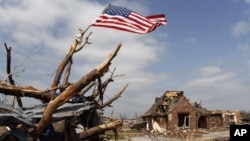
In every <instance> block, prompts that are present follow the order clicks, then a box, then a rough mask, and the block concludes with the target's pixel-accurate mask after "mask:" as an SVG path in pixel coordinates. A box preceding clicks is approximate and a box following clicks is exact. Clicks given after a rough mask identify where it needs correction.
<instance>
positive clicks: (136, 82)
mask: <svg viewBox="0 0 250 141" xmlns="http://www.w3.org/2000/svg"><path fill="white" fill-rule="evenodd" d="M2 3H4V4H2V5H1V6H0V17H1V22H0V26H1V28H0V42H2V43H3V42H7V44H8V45H11V46H12V47H13V50H12V56H13V60H12V61H13V63H12V64H13V65H14V64H15V63H16V62H18V61H19V60H21V59H22V58H23V57H25V56H27V55H28V54H30V53H31V52H33V51H34V50H35V49H37V48H38V47H42V48H41V49H40V50H39V51H38V52H37V53H35V54H33V55H32V56H31V57H30V58H29V59H27V60H26V61H25V62H23V63H22V64H21V65H20V66H19V70H20V69H22V68H24V69H25V72H22V73H20V74H19V76H18V77H14V79H15V80H16V82H17V84H18V85H33V86H35V87H37V88H38V89H46V88H49V87H50V85H51V82H52V80H53V76H52V75H51V74H53V73H54V72H55V71H56V68H57V65H59V63H60V61H61V60H62V59H63V58H64V56H65V54H66V53H67V52H68V50H69V48H70V45H71V42H72V41H73V39H74V36H75V34H77V33H78V28H84V29H85V28H86V27H87V26H88V25H89V24H90V23H91V22H92V21H93V20H94V19H95V18H97V17H98V16H99V14H100V13H101V11H102V10H103V8H104V7H105V6H106V5H107V4H105V5H101V4H99V3H96V2H91V1H61V0H54V1H49V0H44V1H33V0H26V1H23V0H17V1H15V2H13V1H7V0H6V1H2ZM124 6H126V5H124ZM131 6H132V8H136V10H137V11H138V12H145V11H147V8H146V7H142V8H141V6H139V4H138V3H136V2H133V5H131ZM146 13H147V12H146ZM89 31H93V34H92V35H91V36H90V39H89V41H90V42H92V44H90V45H87V46H86V47H85V48H84V49H83V50H82V51H81V52H78V53H77V54H76V55H75V56H74V58H73V59H74V64H73V67H72V72H71V78H70V80H71V81H76V80H78V79H79V78H80V77H81V76H83V75H85V74H86V73H87V72H89V71H91V70H92V69H93V68H94V67H95V66H97V65H98V64H100V63H102V61H103V60H104V59H105V58H106V57H107V56H108V55H109V54H110V53H111V51H113V49H114V48H115V47H116V45H117V44H118V43H119V42H121V43H122V44H123V46H122V48H121V50H120V52H119V53H118V56H117V57H116V58H115V59H114V61H113V63H112V66H111V68H114V67H117V69H116V73H117V74H126V76H125V77H121V78H119V77H118V78H117V80H115V82H114V83H113V85H111V86H110V87H112V89H111V88H110V89H111V90H110V91H111V94H116V93H115V92H118V91H119V89H120V88H121V87H122V86H123V85H124V84H126V83H130V84H131V85H129V87H128V91H129V92H130V95H129V94H128V95H127V94H124V96H123V97H122V98H124V99H125V102H128V101H129V97H130V96H131V94H134V93H137V92H140V93H143V92H146V91H147V90H146V89H142V88H148V87H150V85H152V84H154V83H156V82H161V81H163V80H164V79H167V78H166V77H162V76H161V75H160V74H154V73H151V72H149V71H147V68H149V67H150V66H151V65H152V64H153V63H156V62H158V61H159V54H162V52H163V50H164V48H166V44H165V43H159V41H158V39H157V38H156V37H155V36H153V35H154V34H155V35H157V34H156V32H154V33H152V34H150V35H138V34H132V33H125V32H122V31H117V30H112V29H105V28H98V27H91V28H90V29H89ZM161 34H162V33H159V35H161ZM162 35H163V34H162ZM161 38H163V36H161ZM0 53H1V54H2V55H0V60H1V64H5V61H4V60H5V59H4V58H5V52H2V51H1V52H0ZM0 70H1V71H3V70H5V65H1V66H0ZM48 74H50V75H48ZM3 76H4V75H2V74H1V78H2V77H3ZM121 81H122V82H121ZM138 97H140V98H142V97H143V94H138ZM122 100H123V99H121V101H122ZM126 100H128V101H126ZM133 104H138V103H133ZM28 106H30V105H28ZM122 106H124V105H120V107H122ZM132 114H133V113H132Z"/></svg>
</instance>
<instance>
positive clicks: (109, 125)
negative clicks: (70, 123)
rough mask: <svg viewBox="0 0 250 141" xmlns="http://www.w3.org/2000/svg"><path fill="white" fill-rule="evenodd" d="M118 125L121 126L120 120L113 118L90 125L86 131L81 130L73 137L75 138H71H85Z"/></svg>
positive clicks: (115, 127)
mask: <svg viewBox="0 0 250 141" xmlns="http://www.w3.org/2000/svg"><path fill="white" fill-rule="evenodd" d="M119 127H122V121H121V120H115V121H112V122H109V123H106V124H102V125H99V126H95V127H92V128H90V129H87V130H86V131H83V132H81V133H80V134H78V135H77V136H75V137H73V138H75V139H73V140H81V139H86V138H87V137H90V136H93V135H96V134H100V133H102V132H104V131H106V130H114V129H117V128H119Z"/></svg>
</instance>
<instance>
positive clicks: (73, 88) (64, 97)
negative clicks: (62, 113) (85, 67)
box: [32, 44, 121, 138]
mask: <svg viewBox="0 0 250 141" xmlns="http://www.w3.org/2000/svg"><path fill="white" fill-rule="evenodd" d="M120 48H121V44H118V46H117V47H116V49H115V50H114V51H113V52H112V53H111V54H110V55H109V56H108V57H107V58H106V59H105V60H104V62H103V63H102V64H100V65H99V66H97V67H96V68H95V69H93V70H92V71H91V72H89V73H88V74H87V75H85V76H83V77H82V78H81V79H80V80H78V81H77V82H76V83H74V84H72V85H70V86H69V87H68V88H66V90H65V91H63V92H62V93H61V94H60V95H59V96H57V97H56V98H55V99H53V100H51V101H50V102H49V103H48V105H47V107H46V108H45V111H44V113H43V117H42V119H41V120H40V121H39V123H38V124H37V127H36V129H35V130H34V131H33V133H32V135H33V137H35V138H36V137H37V136H38V135H39V134H40V133H41V132H42V130H43V129H44V128H45V127H47V126H48V124H49V123H50V121H51V118H52V114H53V112H54V111H55V110H56V109H57V108H58V107H59V106H61V105H62V104H64V103H65V102H67V101H68V100H69V99H70V98H72V97H73V96H76V95H77V94H78V93H79V92H80V91H81V90H82V89H83V88H84V87H86V86H87V85H88V84H89V83H91V82H92V81H93V80H95V79H97V78H98V77H102V76H103V75H104V74H105V73H106V72H107V71H108V69H109V66H110V65H111V61H112V60H113V59H114V57H115V56H116V55H117V53H118V51H119V49H120Z"/></svg>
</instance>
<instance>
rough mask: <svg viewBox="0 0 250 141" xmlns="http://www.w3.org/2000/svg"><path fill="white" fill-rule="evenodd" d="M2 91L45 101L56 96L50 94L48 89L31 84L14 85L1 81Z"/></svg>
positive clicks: (0, 91)
mask: <svg viewBox="0 0 250 141" xmlns="http://www.w3.org/2000/svg"><path fill="white" fill-rule="evenodd" d="M0 93H3V94H5V95H12V96H19V97H32V98H37V99H40V100H44V101H50V100H51V99H53V98H55V97H56V96H55V95H52V94H50V93H49V92H48V91H40V90H38V89H35V88H33V87H31V86H23V87H21V86H13V85H9V84H6V83H3V82H0Z"/></svg>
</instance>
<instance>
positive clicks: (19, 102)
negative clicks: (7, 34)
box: [4, 43, 23, 107]
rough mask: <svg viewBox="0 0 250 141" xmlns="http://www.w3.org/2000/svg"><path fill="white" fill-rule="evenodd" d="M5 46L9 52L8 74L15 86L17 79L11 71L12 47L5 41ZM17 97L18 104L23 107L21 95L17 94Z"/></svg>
mask: <svg viewBox="0 0 250 141" xmlns="http://www.w3.org/2000/svg"><path fill="white" fill-rule="evenodd" d="M4 46H5V49H6V52H7V63H6V64H7V66H6V69H7V75H8V78H9V81H10V84H11V85H13V86H15V81H14V79H13V77H12V72H11V47H8V46H7V44H6V43H4ZM15 98H16V100H17V103H18V106H19V107H23V103H22V100H21V97H20V96H15Z"/></svg>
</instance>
